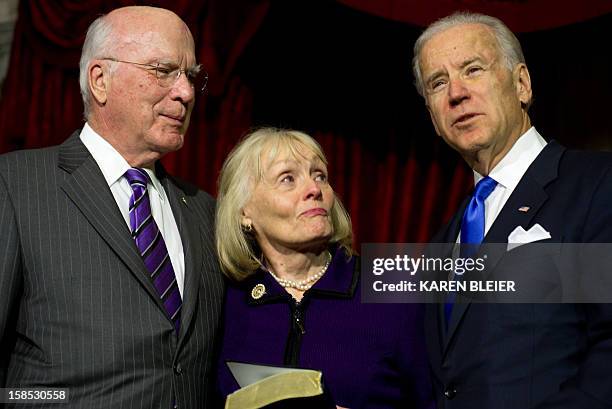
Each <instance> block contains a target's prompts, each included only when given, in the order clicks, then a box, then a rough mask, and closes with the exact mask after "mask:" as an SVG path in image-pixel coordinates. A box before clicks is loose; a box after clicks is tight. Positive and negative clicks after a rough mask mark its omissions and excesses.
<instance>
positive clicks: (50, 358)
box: [0, 7, 223, 408]
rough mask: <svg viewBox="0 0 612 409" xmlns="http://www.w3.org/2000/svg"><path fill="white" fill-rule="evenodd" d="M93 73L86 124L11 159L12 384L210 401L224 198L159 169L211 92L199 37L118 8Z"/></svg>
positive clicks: (147, 11) (96, 42)
mask: <svg viewBox="0 0 612 409" xmlns="http://www.w3.org/2000/svg"><path fill="white" fill-rule="evenodd" d="M80 68H81V72H80V84H81V92H82V94H83V100H84V102H85V117H86V119H87V123H86V124H85V126H84V128H83V129H82V130H81V131H77V132H75V133H74V134H73V135H72V136H70V137H69V138H68V139H67V140H66V141H65V142H64V143H63V144H62V145H60V146H55V147H50V148H46V149H40V150H32V151H21V152H13V153H10V154H7V155H3V156H2V157H1V158H0V230H1V231H2V234H1V235H0V295H1V296H0V337H1V338H0V342H1V346H0V363H1V366H0V387H3V388H28V387H33V388H67V389H68V404H67V406H68V407H73V408H95V407H97V408H111V407H112V408H153V407H155V408H171V407H179V408H203V407H211V399H212V396H211V392H210V387H211V385H212V382H211V378H212V373H211V367H212V364H213V362H214V360H215V359H214V357H213V352H214V349H215V338H216V334H217V330H218V326H219V319H220V310H221V303H222V298H223V295H222V294H223V280H222V278H221V274H220V272H219V269H218V266H217V261H216V257H215V251H214V245H213V242H214V241H213V216H214V200H213V199H212V198H211V197H210V196H209V195H208V194H206V193H204V192H202V191H199V190H198V189H197V188H195V187H193V186H191V185H189V184H186V183H183V182H181V181H178V180H176V179H175V178H173V177H171V176H170V175H168V174H166V173H165V172H164V170H163V168H162V167H161V165H160V164H159V163H158V160H159V159H160V158H161V157H162V156H163V155H164V154H165V153H167V152H171V151H175V150H177V149H179V148H181V146H182V145H183V138H184V135H185V132H186V130H187V127H188V124H189V117H190V114H191V111H192V108H193V104H194V100H195V94H196V93H197V92H198V91H199V90H201V89H202V87H203V86H205V83H204V81H205V80H206V78H204V77H203V76H205V72H204V71H203V70H201V68H200V67H199V66H198V65H196V60H195V53H194V41H193V38H192V36H191V33H190V32H189V29H188V28H187V26H186V25H185V23H184V22H183V21H182V20H181V19H180V18H179V17H178V16H177V15H175V14H174V13H172V12H170V11H168V10H164V9H159V8H152V7H126V8H121V9H117V10H115V11H113V12H111V13H109V14H108V15H106V16H102V17H100V18H99V19H97V20H96V21H95V22H94V23H92V25H91V26H90V28H89V30H88V33H87V38H86V40H85V44H84V46H83V54H82V58H81V64H80ZM13 396H16V395H15V394H13ZM38 396H40V394H39V395H38ZM42 402H43V403H44V401H42ZM39 406H40V405H37V407H39Z"/></svg>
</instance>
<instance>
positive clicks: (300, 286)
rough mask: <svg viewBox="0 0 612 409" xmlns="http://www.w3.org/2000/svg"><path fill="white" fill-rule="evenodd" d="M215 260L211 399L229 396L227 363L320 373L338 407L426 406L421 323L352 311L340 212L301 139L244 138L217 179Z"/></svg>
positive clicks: (355, 270) (354, 285) (376, 311)
mask: <svg viewBox="0 0 612 409" xmlns="http://www.w3.org/2000/svg"><path fill="white" fill-rule="evenodd" d="M216 240H217V252H218V255H219V260H220V262H221V265H222V268H223V271H224V272H225V274H226V275H227V276H228V277H229V278H230V279H231V282H230V284H229V286H228V293H227V297H226V304H225V321H224V326H225V329H224V338H223V343H222V347H221V354H220V362H219V388H220V391H221V393H222V394H223V395H224V396H226V395H228V394H229V393H231V392H233V391H235V390H237V389H238V384H237V383H236V381H235V379H234V378H233V377H232V375H231V373H230V372H229V370H228V367H227V365H226V362H227V361H238V362H247V363H252V364H260V365H272V366H288V367H300V368H310V369H316V370H320V371H321V372H322V373H323V378H324V379H325V383H326V386H327V387H328V389H329V392H330V394H331V397H332V398H333V399H334V401H335V403H336V404H337V405H339V406H342V407H349V408H400V407H401V408H413V407H414V408H425V407H432V405H433V403H432V400H431V386H430V382H429V375H428V368H427V363H426V357H425V350H424V345H423V334H422V313H421V309H420V307H418V306H414V305H407V304H404V305H402V304H398V305H393V304H362V303H361V292H360V280H359V260H358V257H357V256H355V254H354V251H353V249H352V228H351V222H350V218H349V215H348V213H347V212H346V210H345V209H344V207H343V206H342V203H341V202H340V200H339V199H338V198H337V197H336V195H335V193H334V191H333V189H332V187H331V185H330V183H329V181H328V175H327V159H326V158H325V155H324V154H323V151H322V150H321V147H320V146H319V144H318V143H317V142H316V141H315V140H314V139H313V138H311V137H310V136H308V135H306V134H305V133H302V132H298V131H294V130H283V129H275V128H263V129H259V130H257V131H255V132H252V133H251V134H249V135H247V136H246V137H245V138H244V139H243V140H242V141H241V142H240V143H239V144H238V145H237V146H236V147H235V148H234V150H233V151H232V152H231V153H230V155H229V156H228V158H227V159H226V161H225V164H224V165H223V169H222V171H221V176H220V180H219V196H218V202H217V218H216Z"/></svg>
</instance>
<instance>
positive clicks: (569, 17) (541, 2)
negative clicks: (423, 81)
mask: <svg viewBox="0 0 612 409" xmlns="http://www.w3.org/2000/svg"><path fill="white" fill-rule="evenodd" d="M337 1H338V2H340V3H342V4H345V5H347V6H349V7H353V8H355V9H356V10H360V11H362V12H366V13H370V14H374V15H376V16H380V17H384V18H387V19H390V20H395V21H401V22H404V23H409V24H414V25H417V26H423V27H425V26H427V25H429V24H430V23H431V22H433V21H434V20H437V19H439V18H441V17H444V16H446V15H448V14H451V13H453V12H454V11H456V10H471V11H477V12H479V13H483V14H489V15H491V16H495V17H497V18H499V19H501V20H502V21H503V22H504V23H506V24H507V25H508V27H510V29H511V30H513V31H515V32H529V31H537V30H545V29H551V28H556V27H560V26H564V25H568V24H573V23H577V22H580V21H584V20H588V19H590V18H593V17H597V16H601V15H602V14H606V13H610V12H612V2H611V1H610V0H588V1H563V2H560V1H559V0H435V1H421V0H337Z"/></svg>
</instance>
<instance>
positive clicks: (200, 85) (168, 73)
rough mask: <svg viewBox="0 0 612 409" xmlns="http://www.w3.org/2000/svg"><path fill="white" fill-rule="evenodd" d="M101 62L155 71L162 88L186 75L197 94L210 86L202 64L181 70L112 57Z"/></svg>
mask: <svg viewBox="0 0 612 409" xmlns="http://www.w3.org/2000/svg"><path fill="white" fill-rule="evenodd" d="M100 59H101V60H109V61H114V62H121V63H124V64H133V65H138V66H140V67H146V68H145V69H147V70H155V77H156V78H157V84H158V85H159V86H160V87H171V86H173V85H174V84H175V83H176V82H177V81H178V79H179V78H180V77H181V74H185V76H186V77H187V80H188V81H189V83H190V84H191V87H192V88H193V89H195V90H196V91H197V92H200V93H203V92H204V91H205V90H206V85H207V84H208V73H207V72H206V70H204V67H202V64H198V65H196V66H195V67H192V68H181V67H177V66H176V65H172V64H165V63H161V62H158V63H155V64H143V63H140V62H133V61H124V60H118V59H116V58H112V57H105V58H100Z"/></svg>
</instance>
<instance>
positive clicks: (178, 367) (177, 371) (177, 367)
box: [174, 364, 183, 375]
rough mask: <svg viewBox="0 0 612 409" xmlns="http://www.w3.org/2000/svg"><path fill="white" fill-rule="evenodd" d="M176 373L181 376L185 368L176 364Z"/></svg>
mask: <svg viewBox="0 0 612 409" xmlns="http://www.w3.org/2000/svg"><path fill="white" fill-rule="evenodd" d="M174 373H176V374H177V375H180V374H182V373H183V368H181V364H176V365H175V366H174Z"/></svg>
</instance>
